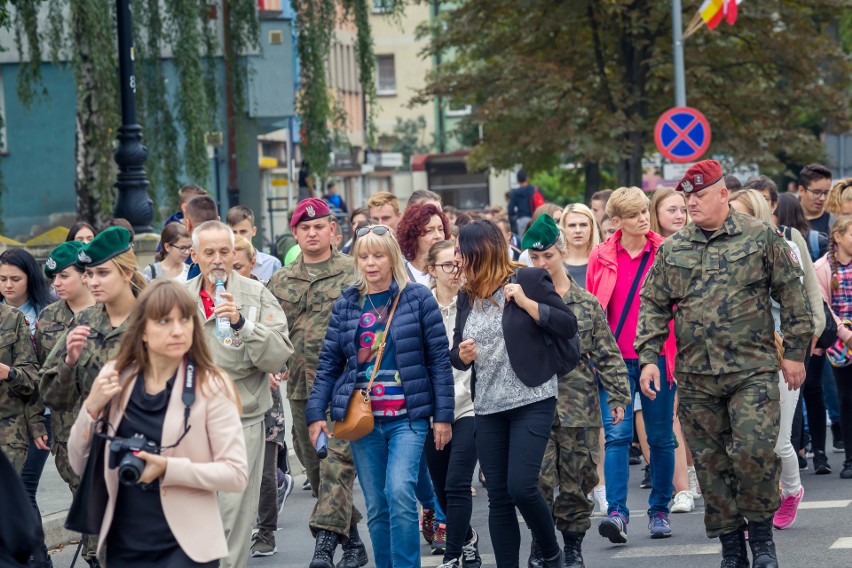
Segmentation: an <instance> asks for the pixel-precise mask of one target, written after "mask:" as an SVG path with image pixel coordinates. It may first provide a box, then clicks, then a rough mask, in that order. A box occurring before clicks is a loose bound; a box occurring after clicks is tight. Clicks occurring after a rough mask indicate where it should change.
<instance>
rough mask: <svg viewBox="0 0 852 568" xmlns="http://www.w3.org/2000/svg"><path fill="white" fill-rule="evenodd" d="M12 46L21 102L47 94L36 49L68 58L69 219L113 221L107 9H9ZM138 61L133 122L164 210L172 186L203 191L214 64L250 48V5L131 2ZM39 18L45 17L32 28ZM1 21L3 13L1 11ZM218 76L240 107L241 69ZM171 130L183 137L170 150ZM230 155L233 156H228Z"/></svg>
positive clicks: (91, 4) (71, 5)
mask: <svg viewBox="0 0 852 568" xmlns="http://www.w3.org/2000/svg"><path fill="white" fill-rule="evenodd" d="M222 2H227V3H228V6H229V8H230V22H229V23H230V30H231V38H232V42H231V49H230V51H229V52H225V53H221V52H222V46H220V45H219V42H218V39H217V25H218V19H217V17H216V15H217V14H218V13H220V8H221V6H222ZM14 6H15V8H14V12H13V19H14V21H13V24H12V25H14V26H15V31H16V47H17V49H18V52H19V53H20V56H21V68H20V81H19V91H18V96H19V98H20V99H21V100H22V102H24V103H31V102H32V101H33V100H35V99H36V98H37V97H49V96H50V94H49V93H48V92H47V91H46V90H45V89H44V86H43V85H42V82H41V62H42V59H43V53H42V46H50V47H49V49H50V53H49V55H50V57H51V59H52V61H53V63H54V64H55V65H58V64H60V63H61V62H63V61H67V62H68V63H69V64H70V65H71V67H72V68H73V70H74V80H75V84H76V93H77V108H76V136H75V157H76V173H75V187H76V195H77V215H78V217H79V218H81V219H84V220H86V221H88V222H90V223H93V224H96V225H99V224H101V223H102V222H103V221H104V220H105V219H108V218H110V217H111V216H112V206H113V203H114V188H113V184H114V182H115V172H116V166H115V163H114V161H113V147H114V141H115V136H116V130H117V128H118V126H119V125H120V118H119V116H120V115H119V104H120V101H119V95H118V59H117V32H116V19H115V6H114V2H106V1H104V0H49V1H46V0H30V1H28V2H16V3H15V4H14ZM132 9H133V12H134V21H133V25H134V30H133V32H134V36H135V37H134V45H135V48H136V58H137V73H136V79H137V91H136V92H137V99H138V101H137V102H138V119H139V122H140V124H141V125H142V127H143V133H144V136H145V138H144V142H145V144H146V146H148V149H149V158H148V161H147V163H146V166H145V167H146V171H147V173H148V175H149V178H150V181H151V182H152V183H151V186H150V187H151V190H150V191H151V192H152V197H154V198H155V201H156V197H157V195H156V191H157V188H158V187H163V188H165V190H166V200H167V203H168V204H169V205H170V206H172V207H174V206H176V203H177V190H178V187H179V182H178V179H179V177H181V176H186V177H188V178H189V179H191V180H192V181H193V183H196V184H199V185H203V184H205V183H206V182H207V177H208V159H207V156H206V152H207V149H206V145H205V139H204V136H205V134H206V133H207V132H209V131H210V130H214V129H215V127H216V123H217V119H216V117H217V116H218V112H217V110H218V108H219V107H218V99H219V96H218V92H217V84H216V76H215V59H216V57H217V56H219V55H220V54H221V55H223V56H225V57H230V58H234V59H238V58H239V56H240V55H241V54H243V53H245V51H246V50H247V49H248V48H250V47H255V46H257V45H258V37H257V36H258V33H259V23H258V14H257V8H256V2H254V1H253V0H218V1H217V2H213V3H211V2H210V1H208V0H167V1H163V0H159V1H158V0H153V1H149V0H132ZM45 11H46V14H47V18H46V19H44V22H40V19H41V18H40V15H41V14H42V13H43V12H45ZM0 16H2V8H0ZM0 21H1V20H0ZM165 51H171V52H172V53H173V57H172V62H173V65H174V68H175V71H176V73H177V76H178V81H177V84H176V85H175V86H174V90H173V93H171V94H170V93H168V92H167V89H166V74H165V66H164V64H163V53H164V52H165ZM234 68H235V73H233V74H232V75H231V76H229V77H227V78H226V80H227V81H232V82H233V84H234V85H235V93H236V94H235V101H236V104H237V106H238V108H240V109H243V110H244V109H245V107H246V104H247V103H246V97H245V94H244V93H245V89H246V85H247V81H248V71H247V68H246V66H245V65H244V64H242V65H240V64H238V65H236V66H235V67H234ZM178 127H180V130H181V131H182V134H183V144H182V145H179V136H178ZM235 151H237V152H238V151H239V149H236V150H235Z"/></svg>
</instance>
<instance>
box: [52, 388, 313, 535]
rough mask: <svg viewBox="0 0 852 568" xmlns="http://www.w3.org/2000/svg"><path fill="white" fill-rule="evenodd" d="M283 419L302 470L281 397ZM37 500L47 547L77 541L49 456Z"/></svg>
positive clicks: (66, 494)
mask: <svg viewBox="0 0 852 568" xmlns="http://www.w3.org/2000/svg"><path fill="white" fill-rule="evenodd" d="M282 390H284V389H282ZM282 394H283V393H282ZM284 420H285V422H286V428H285V430H286V432H285V439H286V440H287V448H288V449H289V454H290V468H291V469H292V470H293V471H294V472H295V473H297V474H299V473H301V472H302V465H301V464H300V463H299V460H298V459H297V458H296V454H295V453H294V452H293V437H292V435H291V431H290V427H291V425H292V422H293V417H292V416H291V415H290V404H289V403H288V402H287V400H286V398H285V400H284ZM37 500H38V506H39V509H41V522H42V524H43V525H44V542H45V544H46V545H47V548H48V549H49V550H50V549H53V548H57V547H58V546H60V545H63V544H68V543H69V542H71V541H72V540H74V541H77V540H80V535H79V534H78V533H72V532H69V531H67V530H65V518H66V517H67V516H68V508H69V507H70V506H71V490H70V489H69V488H68V485H66V483H65V482H64V481H62V478H61V477H59V472H58V471H56V465H55V464H54V463H53V455H51V456H50V457H49V458H48V459H47V463H46V464H45V465H44V473H43V474H42V476H41V481H40V482H39V486H38V495H37Z"/></svg>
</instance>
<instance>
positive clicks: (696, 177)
mask: <svg viewBox="0 0 852 568" xmlns="http://www.w3.org/2000/svg"><path fill="white" fill-rule="evenodd" d="M722 177H724V174H723V173H722V164H720V163H719V162H717V161H716V160H701V161H700V162H698V163H697V164H693V165H692V166H690V167H689V169H688V170H686V175H685V176H683V179H682V180H680V183H678V184H677V188H676V189H677V190H678V191H682V192H684V193H693V192H695V191H701V190H702V189H704V188H705V187H710V186H711V185H713V184H714V183H716V182H717V181H719V180H720V179H722Z"/></svg>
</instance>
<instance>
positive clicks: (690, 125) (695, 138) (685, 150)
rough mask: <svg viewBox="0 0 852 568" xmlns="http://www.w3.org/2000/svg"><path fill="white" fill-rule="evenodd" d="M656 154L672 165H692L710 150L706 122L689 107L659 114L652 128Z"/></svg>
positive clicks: (708, 128) (705, 119)
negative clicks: (686, 163)
mask: <svg viewBox="0 0 852 568" xmlns="http://www.w3.org/2000/svg"><path fill="white" fill-rule="evenodd" d="M654 142H655V143H656V144H657V149H658V150H659V151H660V153H661V154H662V155H663V156H665V157H666V158H668V159H669V160H671V161H673V162H678V163H683V162H693V161H695V160H698V159H699V158H701V156H703V155H704V153H705V152H706V151H707V148H709V147H710V123H709V122H707V118H705V117H704V115H703V114H701V112H699V111H697V110H695V109H694V108H691V107H675V108H673V109H669V110H667V111H666V112H664V113H663V115H662V116H661V117H660V119H659V120H657V126H656V127H655V128H654Z"/></svg>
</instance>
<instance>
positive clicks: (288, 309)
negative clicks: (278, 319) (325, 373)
mask: <svg viewBox="0 0 852 568" xmlns="http://www.w3.org/2000/svg"><path fill="white" fill-rule="evenodd" d="M302 258H303V257H302V256H299V258H297V259H296V261H295V262H293V263H292V264H289V265H287V266H285V267H284V268H282V269H281V270H279V271H278V272H276V273H275V274H274V275H273V276H272V279H271V280H270V281H269V284H268V288H269V290H270V291H271V292H272V293H273V294H274V295H275V297H276V298H277V299H278V301H279V303H280V304H281V309H283V310H284V313H286V314H287V321H288V322H289V324H290V340H291V341H292V342H293V347H294V349H295V352H294V354H293V358H292V359H291V361H290V378H289V379H288V380H287V398H288V399H290V400H307V399H308V396H309V395H310V394H311V388H312V387H313V384H314V377H315V375H316V371H317V364H318V361H319V354H320V351H321V350H322V342H323V339H325V332H326V329H327V328H328V320H329V318H330V317H331V307H332V306H333V305H334V302H335V301H336V300H337V299H338V298H339V297H340V294H341V292H342V291H343V290H345V289H346V288H348V287H349V286H350V285H351V284H352V282H353V280H354V272H353V270H354V265H353V262H352V259H351V258H349V257H348V256H345V255H343V254H341V253H339V252H337V251H336V250H335V251H333V252H332V255H331V258H330V259H329V260H328V261H326V262H323V263H320V264H316V265H307V264H305V263H304V262H303V260H302Z"/></svg>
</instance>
